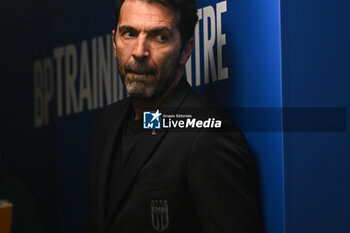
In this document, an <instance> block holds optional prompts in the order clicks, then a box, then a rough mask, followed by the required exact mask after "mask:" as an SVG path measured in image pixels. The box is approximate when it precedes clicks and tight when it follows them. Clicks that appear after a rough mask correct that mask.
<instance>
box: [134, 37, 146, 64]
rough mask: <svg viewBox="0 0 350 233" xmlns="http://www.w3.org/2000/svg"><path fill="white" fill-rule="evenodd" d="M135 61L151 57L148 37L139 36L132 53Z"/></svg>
mask: <svg viewBox="0 0 350 233" xmlns="http://www.w3.org/2000/svg"><path fill="white" fill-rule="evenodd" d="M132 55H133V57H134V58H135V60H140V59H141V60H145V59H147V58H148V57H149V55H150V51H149V43H148V41H147V39H146V37H143V36H139V37H138V38H137V41H136V45H135V48H134V50H133V53H132Z"/></svg>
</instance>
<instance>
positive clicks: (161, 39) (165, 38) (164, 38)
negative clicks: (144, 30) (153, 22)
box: [156, 35, 169, 43]
mask: <svg viewBox="0 0 350 233" xmlns="http://www.w3.org/2000/svg"><path fill="white" fill-rule="evenodd" d="M156 39H157V41H159V42H162V43H164V42H167V41H168V39H169V38H168V36H166V35H157V36H156Z"/></svg>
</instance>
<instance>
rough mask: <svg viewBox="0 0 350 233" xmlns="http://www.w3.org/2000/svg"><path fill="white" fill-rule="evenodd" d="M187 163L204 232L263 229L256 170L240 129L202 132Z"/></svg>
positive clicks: (251, 232)
mask: <svg viewBox="0 0 350 233" xmlns="http://www.w3.org/2000/svg"><path fill="white" fill-rule="evenodd" d="M187 166H188V167H187V168H188V170H187V172H188V187H189V191H190V194H191V198H192V200H193V203H194V206H195V209H196V212H197V215H198V218H199V221H200V222H201V225H202V229H203V232H205V233H258V232H263V230H262V229H263V227H262V220H261V211H260V197H259V188H258V182H257V177H256V169H255V167H254V164H253V162H252V159H251V157H250V154H249V149H248V145H247V143H246V141H245V138H244V136H243V134H242V133H241V132H240V130H239V129H238V128H236V127H235V126H232V125H230V126H229V128H227V127H225V130H222V131H221V132H200V133H199V134H198V136H197V138H196V139H195V141H194V143H193V145H192V148H191V152H190V155H189V160H188V164H187Z"/></svg>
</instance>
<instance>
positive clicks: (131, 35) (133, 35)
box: [123, 32, 136, 38]
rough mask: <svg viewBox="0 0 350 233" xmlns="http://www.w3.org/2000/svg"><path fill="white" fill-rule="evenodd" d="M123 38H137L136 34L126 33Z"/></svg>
mask: <svg viewBox="0 0 350 233" xmlns="http://www.w3.org/2000/svg"><path fill="white" fill-rule="evenodd" d="M123 36H124V37H126V38H132V37H135V36H136V34H135V33H134V32H124V33H123Z"/></svg>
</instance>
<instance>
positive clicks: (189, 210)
mask: <svg viewBox="0 0 350 233" xmlns="http://www.w3.org/2000/svg"><path fill="white" fill-rule="evenodd" d="M131 108H132V104H131V100H130V99H129V98H126V99H124V100H121V101H118V102H116V103H114V104H112V105H110V106H108V107H107V108H105V109H104V110H102V112H101V113H100V114H99V115H98V117H97V119H96V121H95V125H94V128H93V132H92V138H91V166H90V178H89V203H88V212H87V232H89V233H107V232H115V233H148V232H174V233H175V232H176V233H186V232H189V233H253V232H254V233H256V232H262V224H261V213H260V204H259V203H260V201H259V199H260V197H259V192H258V184H257V177H256V171H255V166H254V164H253V162H252V158H251V157H250V154H249V149H248V146H247V143H246V140H245V138H244V136H243V134H242V133H241V131H240V130H239V129H238V128H237V127H236V126H235V125H234V124H233V123H231V122H230V121H224V122H223V129H222V130H219V131H216V130H189V131H187V132H186V131H184V132H181V131H176V130H175V131H172V130H167V129H162V130H158V131H157V135H152V133H151V132H152V131H147V130H145V132H144V133H142V134H141V136H140V138H139V140H138V142H137V144H136V146H135V149H134V150H133V153H132V155H131V156H130V159H129V161H128V162H127V164H126V168H125V172H124V173H123V174H122V175H121V179H119V180H121V182H120V183H118V184H115V187H114V188H115V189H116V190H117V193H118V195H116V196H115V202H114V203H117V204H115V205H113V206H111V205H109V203H107V201H106V200H107V199H106V197H107V193H106V192H107V179H108V176H109V174H110V173H109V169H110V167H109V165H110V164H111V159H112V156H115V155H114V153H113V152H114V144H115V141H116V140H118V132H119V131H120V130H121V129H122V124H123V122H125V119H126V117H127V115H128V114H129V113H130V110H131ZM189 111H190V112H189ZM160 112H162V113H163V114H164V113H166V114H176V113H190V114H192V115H194V116H193V117H204V118H206V117H207V116H208V117H213V116H215V117H217V118H216V119H218V118H219V117H218V116H217V115H213V114H215V113H213V112H211V111H209V110H208V108H207V105H206V104H205V103H204V102H203V101H202V99H201V98H200V97H199V95H198V94H197V93H195V92H194V91H193V90H192V88H191V87H190V86H189V85H188V83H187V82H186V81H185V79H182V80H181V81H180V82H179V84H178V85H177V86H176V87H175V88H174V90H173V91H172V92H171V93H170V95H169V96H168V97H167V98H166V100H165V101H164V103H163V104H162V106H161V107H160ZM106 208H108V211H106ZM106 213H110V214H106Z"/></svg>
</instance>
